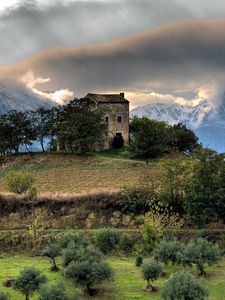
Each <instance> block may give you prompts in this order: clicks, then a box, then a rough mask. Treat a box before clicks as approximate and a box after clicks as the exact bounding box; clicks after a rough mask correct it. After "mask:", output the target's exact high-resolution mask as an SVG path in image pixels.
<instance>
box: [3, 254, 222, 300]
mask: <svg viewBox="0 0 225 300" xmlns="http://www.w3.org/2000/svg"><path fill="white" fill-rule="evenodd" d="M134 260H135V259H134V258H125V257H110V258H109V259H108V261H109V263H110V265H111V266H112V267H113V269H114V273H115V275H114V280H113V281H111V282H107V283H105V284H103V285H102V286H100V287H99V290H98V294H97V295H96V296H94V297H91V299H95V300H131V299H137V300H147V299H152V300H154V299H155V300H157V299H160V291H161V290H162V287H163V285H164V283H165V281H166V280H167V279H168V277H169V274H171V273H172V272H175V271H176V270H178V269H180V267H177V266H169V267H166V268H164V270H165V272H166V276H165V277H163V278H160V279H159V280H157V281H156V282H155V283H154V286H155V287H157V289H158V291H157V292H154V293H152V294H148V293H146V292H145V291H143V288H144V287H145V281H144V280H143V279H142V277H141V273H140V269H139V268H137V267H135V266H134ZM58 262H59V265H60V260H59V261H58ZM25 266H35V267H37V268H39V269H40V270H42V271H43V272H44V273H45V274H46V275H47V277H48V279H49V284H51V283H52V282H54V281H55V280H57V279H58V278H60V279H61V280H62V281H64V282H65V279H64V278H63V276H62V275H61V273H60V272H59V273H51V272H49V266H50V264H49V262H48V259H47V258H43V257H29V256H27V255H25V254H20V255H16V257H15V259H13V258H12V257H4V256H2V258H1V259H0V290H1V291H6V292H8V293H10V295H11V299H12V300H20V299H23V296H21V295H20V294H19V293H17V292H15V291H14V290H13V289H12V288H3V287H2V282H3V281H4V280H5V279H7V278H11V277H15V276H17V275H18V273H19V271H20V270H21V269H23V268H24V267H25ZM188 269H189V268H188ZM207 271H208V273H209V275H208V276H207V278H206V280H205V283H206V285H207V286H208V287H209V292H210V296H209V299H210V300H224V299H225V293H224V291H225V280H224V279H225V260H224V261H221V262H220V264H219V265H217V266H215V267H210V268H208V269H207ZM192 272H193V274H196V271H195V269H194V268H193V269H192ZM66 286H67V289H68V291H73V289H74V284H73V283H72V282H71V281H69V280H67V281H66ZM32 299H38V294H36V295H35V296H33V298H32ZM81 299H82V300H86V299H90V297H89V298H88V297H84V296H82V297H81Z"/></svg>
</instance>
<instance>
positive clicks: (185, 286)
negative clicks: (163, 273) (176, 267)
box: [162, 271, 208, 300]
mask: <svg viewBox="0 0 225 300" xmlns="http://www.w3.org/2000/svg"><path fill="white" fill-rule="evenodd" d="M207 296H208V291H207V289H206V288H205V287H204V286H203V285H202V283H201V282H200V281H199V280H197V279H196V278H194V277H193V276H192V275H191V274H190V273H188V272H185V271H179V272H176V273H175V274H173V275H172V276H171V277H170V278H169V280H168V281H167V283H166V285H165V287H164V289H163V292H162V298H163V299H165V300H174V299H179V300H182V299H187V300H203V299H205V298H206V297H207Z"/></svg>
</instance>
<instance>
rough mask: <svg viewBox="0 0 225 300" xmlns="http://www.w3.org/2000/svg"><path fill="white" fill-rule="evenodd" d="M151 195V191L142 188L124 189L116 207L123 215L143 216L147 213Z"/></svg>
mask: <svg viewBox="0 0 225 300" xmlns="http://www.w3.org/2000/svg"><path fill="white" fill-rule="evenodd" d="M151 193H152V191H150V190H147V189H143V188H134V187H130V188H126V189H124V190H123V192H122V197H121V199H120V200H118V201H117V206H118V208H119V209H120V210H121V211H122V212H123V213H130V214H134V215H137V214H143V213H145V212H146V211H148V208H149V205H148V201H149V198H150V197H151Z"/></svg>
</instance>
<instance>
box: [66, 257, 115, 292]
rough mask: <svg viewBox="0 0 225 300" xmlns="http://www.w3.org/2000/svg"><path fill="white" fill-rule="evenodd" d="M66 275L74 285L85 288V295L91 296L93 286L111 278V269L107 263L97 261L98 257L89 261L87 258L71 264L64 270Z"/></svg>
mask: <svg viewBox="0 0 225 300" xmlns="http://www.w3.org/2000/svg"><path fill="white" fill-rule="evenodd" d="M66 275H67V276H68V277H69V278H71V279H72V280H73V281H74V282H75V283H77V284H79V285H81V286H83V287H85V291H86V292H87V294H88V295H91V294H92V287H93V285H95V284H99V283H101V282H103V281H105V280H108V279H110V278H112V269H111V268H110V266H109V264H108V263H106V262H104V261H103V260H102V259H100V260H99V258H98V256H97V259H96V260H95V257H92V258H91V260H90V259H88V257H87V258H86V259H83V258H81V259H80V260H77V261H75V262H72V263H71V264H70V265H69V266H68V268H67V269H66Z"/></svg>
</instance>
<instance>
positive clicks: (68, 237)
mask: <svg viewBox="0 0 225 300" xmlns="http://www.w3.org/2000/svg"><path fill="white" fill-rule="evenodd" d="M71 242H73V244H74V246H76V247H80V246H82V247H87V246H88V245H90V240H89V239H88V238H87V236H85V235H84V234H83V233H70V232H69V233H65V234H64V235H63V236H62V237H61V238H60V241H59V244H60V247H61V248H62V249H65V248H67V247H68V245H69V244H70V243H71Z"/></svg>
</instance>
